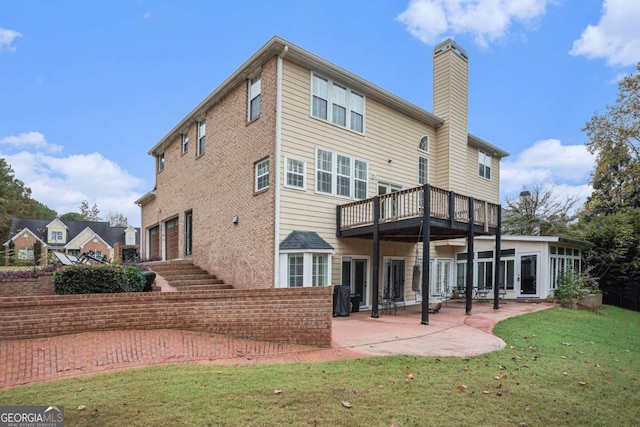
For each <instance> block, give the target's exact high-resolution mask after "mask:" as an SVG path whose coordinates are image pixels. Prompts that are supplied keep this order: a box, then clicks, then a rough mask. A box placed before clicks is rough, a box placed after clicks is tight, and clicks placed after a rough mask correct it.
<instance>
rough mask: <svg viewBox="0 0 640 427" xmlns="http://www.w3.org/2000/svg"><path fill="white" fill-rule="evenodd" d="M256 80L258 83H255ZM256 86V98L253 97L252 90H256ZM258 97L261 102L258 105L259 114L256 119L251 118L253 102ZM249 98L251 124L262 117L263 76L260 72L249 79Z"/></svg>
mask: <svg viewBox="0 0 640 427" xmlns="http://www.w3.org/2000/svg"><path fill="white" fill-rule="evenodd" d="M256 79H257V81H256V82H254V80H256ZM254 84H255V85H256V86H257V93H256V94H255V95H254V96H251V95H252V90H254V87H255V86H254ZM257 97H260V101H259V103H258V114H256V115H255V116H254V117H251V101H253V100H254V99H255V98H257ZM247 98H248V99H247V121H248V122H250V121H251V120H254V119H255V118H257V117H260V113H261V112H262V105H261V104H262V75H261V74H260V72H258V73H256V74H254V75H253V76H252V77H249V78H248V79H247Z"/></svg>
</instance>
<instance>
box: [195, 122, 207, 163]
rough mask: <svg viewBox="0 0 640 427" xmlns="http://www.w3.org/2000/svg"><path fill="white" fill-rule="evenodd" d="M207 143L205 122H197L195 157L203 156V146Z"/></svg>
mask: <svg viewBox="0 0 640 427" xmlns="http://www.w3.org/2000/svg"><path fill="white" fill-rule="evenodd" d="M206 142H207V122H205V121H204V120H203V121H201V122H198V146H197V147H196V156H201V155H203V154H204V150H205V144H206Z"/></svg>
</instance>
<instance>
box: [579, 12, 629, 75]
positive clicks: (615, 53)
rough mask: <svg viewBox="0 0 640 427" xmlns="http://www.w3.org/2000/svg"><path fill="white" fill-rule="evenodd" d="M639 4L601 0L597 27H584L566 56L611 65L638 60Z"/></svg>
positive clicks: (625, 63)
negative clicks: (585, 58)
mask: <svg viewBox="0 0 640 427" xmlns="http://www.w3.org/2000/svg"><path fill="white" fill-rule="evenodd" d="M638 22H640V1H638V0H605V1H604V3H603V5H602V16H601V17H600V22H598V24H597V25H588V26H587V28H586V29H585V30H584V31H583V32H582V35H581V36H580V38H579V39H578V40H576V41H574V42H573V47H572V49H571V51H569V53H570V54H571V55H574V56H579V55H584V56H586V57H587V58H590V59H593V58H603V59H606V60H607V64H609V65H611V66H619V67H625V66H629V65H634V64H636V63H637V62H638V61H640V26H638Z"/></svg>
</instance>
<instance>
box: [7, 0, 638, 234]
mask: <svg viewBox="0 0 640 427" xmlns="http://www.w3.org/2000/svg"><path fill="white" fill-rule="evenodd" d="M638 22H640V1H637V0H605V1H603V0H579V1H576V0H511V1H507V0H487V1H485V0H466V1H461V0H414V1H411V0H402V1H394V2H391V1H377V0H372V1H368V2H360V1H348V0H347V1H345V0H342V1H334V0H325V1H322V2H319V1H302V0H300V1H251V0H247V1H243V2H217V1H215V2H210V1H191V0H182V1H170V0H165V1H150V0H146V1H145V0H110V1H91V2H87V1H71V0H67V1H65V0H60V1H55V2H54V1H48V0H41V1H35V0H24V1H3V2H1V3H0V157H3V158H5V159H6V160H7V161H8V162H9V163H10V164H11V165H12V167H13V169H14V170H15V175H16V177H17V178H18V179H20V180H22V181H23V182H25V184H26V185H27V186H29V187H30V188H31V189H32V191H33V196H34V198H36V199H37V200H39V201H41V202H43V203H45V204H47V205H48V206H49V207H50V208H52V209H55V210H57V211H58V212H59V213H60V214H62V213H66V212H70V211H78V206H79V205H80V202H81V201H82V200H88V201H89V203H90V204H94V203H96V204H97V205H98V207H99V208H100V210H101V214H102V215H103V216H106V214H107V213H109V212H122V213H124V214H125V215H127V216H128V218H129V221H130V222H131V223H132V224H134V225H139V223H140V218H139V216H140V213H139V209H138V208H137V206H135V204H134V203H133V202H134V200H136V199H137V198H138V197H140V196H141V195H142V194H144V193H146V192H147V191H149V190H151V189H152V188H153V185H154V160H153V158H151V157H150V156H149V155H147V151H148V150H149V149H150V148H151V147H152V146H153V145H154V144H155V143H156V142H157V141H158V140H159V139H160V138H161V137H163V136H164V135H165V134H166V133H167V132H168V131H169V130H170V129H171V128H172V127H173V126H174V125H175V124H176V123H178V121H180V120H181V119H182V118H183V117H184V116H185V115H186V114H187V113H188V112H189V111H190V110H191V109H192V108H193V107H195V106H196V105H197V104H198V103H199V102H200V101H201V100H202V99H204V98H205V97H206V96H207V95H208V94H209V93H210V92H211V91H213V90H214V89H215V88H216V87H217V86H218V85H219V84H220V83H221V82H222V81H223V80H224V79H225V78H226V77H227V76H229V75H230V74H231V73H232V72H233V71H234V70H235V69H236V68H238V67H239V66H240V65H241V64H242V63H243V62H244V61H245V60H246V59H247V58H248V57H249V56H251V54H253V53H254V52H255V51H256V50H257V49H258V48H260V46H262V45H263V44H264V43H265V42H266V41H267V40H268V39H269V38H271V37H272V36H273V35H279V36H281V37H283V38H285V39H287V40H289V41H290V42H292V43H294V44H296V45H298V46H300V47H303V48H305V49H307V50H309V51H311V52H313V53H315V54H317V55H319V56H321V57H323V58H325V59H327V60H329V61H331V62H333V63H334V64H336V65H339V66H341V67H343V68H345V69H347V70H349V71H351V72H353V73H355V74H357V75H359V76H361V77H363V78H365V79H367V80H369V81H371V82H372V83H374V84H376V85H378V86H381V87H383V88H385V89H386V90H388V91H390V92H392V93H394V94H396V95H398V96H400V97H402V98H405V99H407V100H408V101H410V102H412V103H414V104H416V105H418V106H420V107H422V108H424V109H426V110H428V111H432V89H433V87H432V59H431V57H432V52H433V48H434V46H435V45H436V44H437V43H438V42H440V41H442V40H444V39H446V38H447V37H452V38H454V39H455V40H456V41H457V42H458V43H459V44H460V45H461V46H463V47H464V48H465V49H466V50H467V53H468V54H469V132H470V133H473V134H474V135H476V136H479V137H481V138H483V139H485V140H487V141H489V142H491V143H492V144H494V145H497V146H499V147H501V148H503V149H504V150H506V151H508V152H509V153H511V156H510V157H508V158H506V159H504V160H503V163H502V179H501V197H502V198H504V197H515V196H517V194H518V193H519V191H520V190H521V189H522V188H523V186H528V187H531V186H533V185H543V186H546V185H555V186H556V187H555V188H556V190H555V191H556V193H557V194H558V195H561V196H564V195H567V194H577V195H580V196H581V197H585V196H586V195H588V194H589V192H590V190H589V187H588V181H589V174H590V172H591V170H592V169H593V161H594V159H593V157H592V156H591V155H589V154H588V153H587V152H586V150H585V149H584V142H585V140H586V136H585V134H584V133H583V132H582V131H581V129H582V128H583V127H584V124H585V122H586V121H587V120H588V119H589V118H590V117H591V116H592V115H593V114H594V113H596V112H598V113H602V112H605V108H606V105H607V104H612V103H614V102H615V99H616V95H617V81H618V80H619V79H620V78H621V77H622V76H624V75H626V74H629V73H632V72H634V70H635V64H636V63H637V62H638V61H640V26H638V24H637V23H638Z"/></svg>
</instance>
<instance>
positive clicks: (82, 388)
mask: <svg viewBox="0 0 640 427" xmlns="http://www.w3.org/2000/svg"><path fill="white" fill-rule="evenodd" d="M82 390H84V387H80V388H79V389H78V390H76V391H82Z"/></svg>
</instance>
